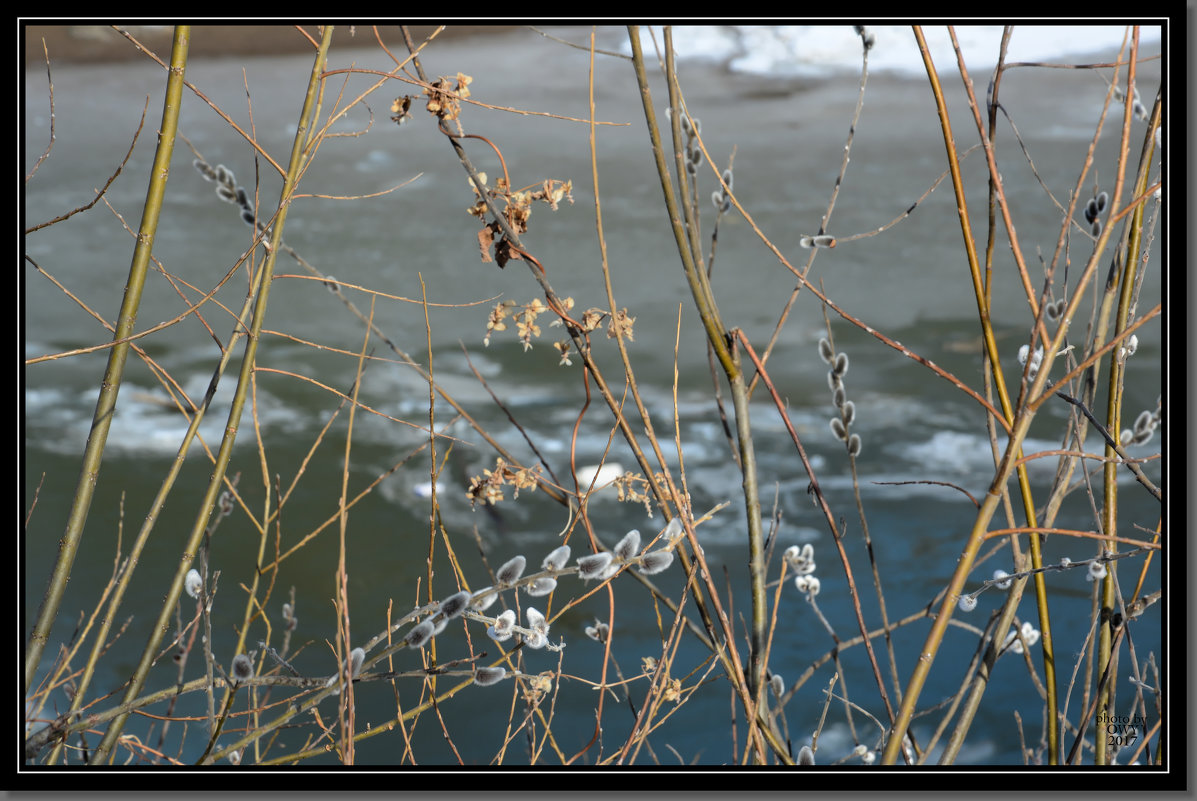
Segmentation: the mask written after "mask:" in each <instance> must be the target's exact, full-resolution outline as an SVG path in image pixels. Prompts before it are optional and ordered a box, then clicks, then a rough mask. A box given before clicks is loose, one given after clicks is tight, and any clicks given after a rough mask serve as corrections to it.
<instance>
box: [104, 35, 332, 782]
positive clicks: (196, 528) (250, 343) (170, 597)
mask: <svg viewBox="0 0 1197 801" xmlns="http://www.w3.org/2000/svg"><path fill="white" fill-rule="evenodd" d="M331 41H332V27H331V26H325V28H324V36H323V39H322V40H321V43H320V47H319V49H318V50H317V53H316V58H315V59H314V62H313V65H312V72H311V76H310V77H309V80H308V87H307V94H306V96H305V98H304V104H303V110H302V112H301V113H300V118H299V126H298V130H297V131H296V133H295V141H294V144H293V146H292V149H291V161H290V163H289V165H288V169H287V175H286V178H285V180H284V181H283V189H282V194H281V197H280V200H279V210H278V214H277V215H276V216H275V219H274V224H273V228H272V229H271V244H270V248H269V253H268V254H267V256H266V259H265V261H264V263H263V264H262V267H261V269H260V270H259V272H258V275H257V276H256V279H255V286H256V301H255V304H254V316H253V325H252V328H251V331H250V335H249V337H248V338H247V340H246V343H245V356H244V358H243V359H242V362H241V372H240V375H239V376H238V381H237V388H236V391H235V394H234V397H233V403H232V407H231V409H230V410H229V419H228V424H227V425H226V426H225V435H224V438H223V439H222V440H221V443H220V450H219V451H218V453H217V455H216V464H215V465H214V466H213V470H212V478H211V480H210V481H209V483H208V489H207V492H206V493H205V495H204V499H203V501H202V502H201V504H200V513H199V514H198V515H197V517H196V521H195V524H194V525H193V527H192V530H191V533H190V535H189V536H188V538H187V542H186V544H185V546H184V548H183V551H182V553H181V554H180V557H179V564H178V567H177V569H176V575H175V576H174V578H173V579H172V581H171V583H170V588H169V589H168V591H167V595H166V599H165V602H164V603H163V605H162V610H161V612H160V613H159V615H158V621H157V623H156V624H155V626H154V628H153V629H152V631H151V634H150V638H149V641H148V642H147V643H146V647H145V650H144V651H143V652H142V655H141V661H140V662H139V663H138V665H137V669H136V671H135V672H134V674H133V676H132V678H131V679H130V681H129V685H128V689H127V691H126V694H125V698H126V700H132V699H134V698H136V697H137V695H138V693H140V692H141V688H142V687H143V686H144V685H145V680H146V677H147V675H148V674H149V670H150V667H151V666H152V665H153V662H154V659H155V657H156V655H157V652H158V649H159V647H160V644H161V641H162V637H163V636H164V633H165V632H166V631H167V630H168V628H169V623H170V616H171V615H172V614H173V610H174V606H175V604H176V603H177V602H178V599H179V593H180V592H181V591H182V587H183V579H184V577H185V576H186V574H187V571H188V570H189V569H190V568H191V562H192V559H193V558H194V557H195V553H196V550H197V549H198V548H199V545H200V539H201V537H202V536H203V533H204V529H205V528H206V526H207V521H208V517H209V516H210V515H211V513H212V509H213V508H214V507H215V505H216V498H217V495H218V493H219V490H220V487H221V484H222V482H223V480H224V474H225V470H226V469H227V467H228V464H229V460H230V458H231V457H232V453H233V442H234V440H235V439H236V436H237V430H238V426H239V424H240V419H241V412H242V410H243V409H244V407H245V400H246V397H247V396H248V394H249V386H250V383H251V381H252V377H253V370H254V363H255V357H256V355H257V349H258V342H259V339H260V336H261V331H262V324H263V321H264V319H265V315H266V307H267V302H268V300H269V297H270V285H271V280H272V277H273V273H274V264H275V257H276V256H277V254H278V249H279V243H280V242H281V241H282V236H283V228H284V225H285V223H286V219H287V212H288V210H289V209H290V205H291V196H292V194H293V193H294V191H295V184H296V182H297V181H298V179H299V174H300V166H301V165H302V163H303V155H304V140H305V138H306V136H307V132H308V130H309V128H310V127H311V124H312V119H313V117H314V115H315V107H316V96H317V92H318V90H319V87H320V76H321V73H322V71H323V69H324V63H325V58H326V56H327V53H328V47H329V44H330V43H331ZM127 719H128V715H127V714H125V715H121V716H119V717H117V718H116V719H115V720H114V721H113V722H112V723H111V724H110V725H109V727H108V729H107V731H105V732H104V737H103V739H102V740H101V741H100V744H99V746H98V747H97V748H96V753H95V755H94V757H93V760H92V761H93V763H94V764H102V763H103V762H105V761H108V760H110V759H111V758H113V757H114V756H115V751H114V748H113V746H114V745H115V744H116V740H117V738H118V737H120V733H121V731H122V730H123V729H124V724H125V721H126V720H127Z"/></svg>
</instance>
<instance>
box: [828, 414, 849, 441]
mask: <svg viewBox="0 0 1197 801" xmlns="http://www.w3.org/2000/svg"><path fill="white" fill-rule="evenodd" d="M831 433H832V434H835V438H836V439H838V440H840V441H841V442H843V441H844V440H846V439H847V438H848V431H847V429H845V428H844V423H843V421H842V420H840V418H838V417H833V418H831Z"/></svg>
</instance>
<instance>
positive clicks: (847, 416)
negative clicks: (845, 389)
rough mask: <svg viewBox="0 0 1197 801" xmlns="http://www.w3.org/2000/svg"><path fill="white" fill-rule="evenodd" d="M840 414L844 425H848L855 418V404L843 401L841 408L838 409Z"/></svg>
mask: <svg viewBox="0 0 1197 801" xmlns="http://www.w3.org/2000/svg"><path fill="white" fill-rule="evenodd" d="M840 416H841V417H842V418H843V420H844V425H846V426H850V425H852V423H853V421H854V420H856V404H855V403H853V402H852V401H845V402H844V405H843V408H841V409H840Z"/></svg>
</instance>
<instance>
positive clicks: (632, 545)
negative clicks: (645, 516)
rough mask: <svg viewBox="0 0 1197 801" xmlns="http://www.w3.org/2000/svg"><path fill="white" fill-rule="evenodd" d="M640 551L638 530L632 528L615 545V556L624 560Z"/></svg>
mask: <svg viewBox="0 0 1197 801" xmlns="http://www.w3.org/2000/svg"><path fill="white" fill-rule="evenodd" d="M639 552H640V532H639V531H638V530H637V529H632V530H631V531H629V532H628V533H627V534H624V535H623V539H622V540H620V541H619V544H618V545H616V546H615V558H616V559H618V560H619V561H621V562H626V561H627V560H629V559H631V558H632V557H633V556H635V555H636V554H637V553H639Z"/></svg>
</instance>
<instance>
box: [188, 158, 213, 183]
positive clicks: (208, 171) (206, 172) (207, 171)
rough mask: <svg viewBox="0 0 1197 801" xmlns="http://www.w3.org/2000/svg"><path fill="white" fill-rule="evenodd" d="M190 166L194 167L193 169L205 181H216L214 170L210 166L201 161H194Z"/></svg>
mask: <svg viewBox="0 0 1197 801" xmlns="http://www.w3.org/2000/svg"><path fill="white" fill-rule="evenodd" d="M191 166H192V167H195V169H196V170H198V171H199V174H200V175H202V176H204V180H205V181H215V180H216V170H214V169H212V165H211V164H209V163H208V162H206V161H204V160H203V159H196V160H195V161H193V162H191Z"/></svg>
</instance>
